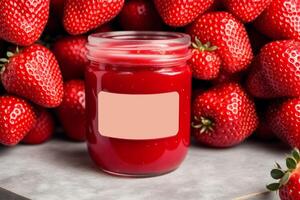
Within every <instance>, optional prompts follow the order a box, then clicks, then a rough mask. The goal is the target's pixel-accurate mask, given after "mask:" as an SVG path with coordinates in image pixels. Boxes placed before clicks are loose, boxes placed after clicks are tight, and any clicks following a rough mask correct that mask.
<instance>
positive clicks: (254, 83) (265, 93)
mask: <svg viewBox="0 0 300 200" xmlns="http://www.w3.org/2000/svg"><path fill="white" fill-rule="evenodd" d="M246 86H247V90H248V92H249V93H250V94H251V95H252V96H254V97H257V98H263V99H269V98H274V97H276V94H275V92H274V91H273V89H272V87H271V86H270V85H269V83H268V81H267V80H266V78H265V74H264V73H263V72H262V69H261V65H260V62H259V58H255V59H254V60H253V62H252V64H251V71H250V73H249V74H248V77H247V81H246Z"/></svg>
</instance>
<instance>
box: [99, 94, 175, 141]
mask: <svg viewBox="0 0 300 200" xmlns="http://www.w3.org/2000/svg"><path fill="white" fill-rule="evenodd" d="M178 129H179V94H178V93H177V92H168V93H160V94H117V93H110V92H104V91H101V92H100V93H99V94H98V131H99V133H100V134H101V135H103V136H106V137H111V138H120V139H132V140H146V139H158V138H166V137H171V136H175V135H177V133H178Z"/></svg>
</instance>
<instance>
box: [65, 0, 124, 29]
mask: <svg viewBox="0 0 300 200" xmlns="http://www.w3.org/2000/svg"><path fill="white" fill-rule="evenodd" d="M123 4H124V0H114V1H111V0H101V1H94V0H66V1H65V6H64V17H63V24H64V27H65V29H66V31H67V32H68V33H69V34H72V35H79V34H83V33H86V32H88V31H90V30H92V29H95V28H97V27H98V26H101V25H102V24H104V23H106V22H108V21H109V20H111V19H112V18H114V17H115V16H116V15H117V14H118V13H119V12H120V11H121V9H122V7H123Z"/></svg>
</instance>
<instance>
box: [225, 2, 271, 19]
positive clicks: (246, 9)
mask: <svg viewBox="0 0 300 200" xmlns="http://www.w3.org/2000/svg"><path fill="white" fill-rule="evenodd" d="M271 1H272V0H223V3H224V6H225V7H226V8H227V10H229V11H230V12H231V13H232V14H233V15H234V16H236V17H237V18H238V19H240V20H241V21H242V22H251V21H253V20H254V19H255V18H257V17H258V16H259V15H260V14H261V13H262V12H263V11H264V10H265V9H266V7H267V6H268V5H269V4H270V3H271Z"/></svg>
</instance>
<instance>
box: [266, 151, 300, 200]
mask: <svg viewBox="0 0 300 200" xmlns="http://www.w3.org/2000/svg"><path fill="white" fill-rule="evenodd" d="M285 162H286V166H287V169H286V170H284V169H282V168H281V166H280V165H279V164H278V163H276V166H275V168H274V169H272V171H271V177H272V178H274V179H275V180H276V182H275V183H271V184H269V185H267V189H269V190H270V191H277V190H279V197H280V199H281V200H299V199H300V171H299V169H300V168H299V163H300V153H299V150H298V149H294V150H293V151H292V153H291V154H290V155H289V156H288V157H287V158H286V160H285Z"/></svg>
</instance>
